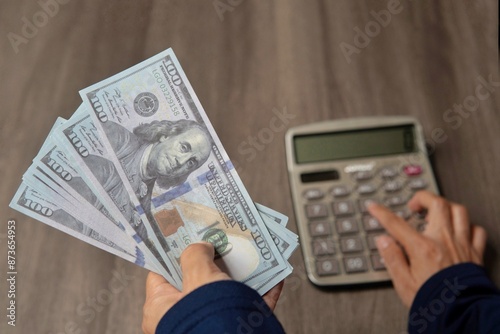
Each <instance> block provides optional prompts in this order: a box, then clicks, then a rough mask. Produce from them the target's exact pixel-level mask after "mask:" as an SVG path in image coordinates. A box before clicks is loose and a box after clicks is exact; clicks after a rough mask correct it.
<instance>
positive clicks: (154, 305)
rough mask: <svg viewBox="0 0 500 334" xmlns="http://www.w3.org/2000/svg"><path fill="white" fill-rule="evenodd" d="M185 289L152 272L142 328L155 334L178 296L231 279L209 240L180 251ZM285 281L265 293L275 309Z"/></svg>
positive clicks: (147, 284)
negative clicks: (222, 268) (217, 259)
mask: <svg viewBox="0 0 500 334" xmlns="http://www.w3.org/2000/svg"><path fill="white" fill-rule="evenodd" d="M180 262H181V269H182V279H183V283H182V291H179V290H177V289H176V288H175V287H174V286H172V285H171V284H170V283H168V282H167V281H166V280H165V278H163V277H162V276H160V275H158V274H155V273H152V272H150V273H149V275H148V278H147V281H146V301H145V303H144V308H143V318H142V330H143V331H144V333H146V334H153V333H154V332H155V331H156V327H157V326H158V323H159V322H160V320H161V318H162V317H163V315H165V313H166V312H167V311H168V310H170V308H172V306H174V305H175V304H176V303H177V302H178V301H179V300H181V299H182V298H183V297H184V296H185V295H187V294H189V293H190V292H191V291H193V290H195V289H197V288H199V287H201V286H202V285H205V284H208V283H212V282H217V281H222V280H230V279H231V278H230V277H229V276H228V275H227V274H225V273H223V272H222V271H221V270H220V269H219V267H217V266H216V265H215V263H214V247H213V246H212V245H211V244H210V243H204V242H201V243H195V244H191V245H190V246H188V247H187V248H186V249H185V250H184V251H183V252H182V254H181V259H180ZM282 287H283V282H280V283H279V284H278V285H276V286H275V287H274V288H273V289H271V290H270V291H269V292H268V293H266V295H264V300H265V301H266V303H267V305H268V306H269V307H270V308H271V310H274V307H275V306H276V303H277V301H278V298H279V295H280V293H281V289H282Z"/></svg>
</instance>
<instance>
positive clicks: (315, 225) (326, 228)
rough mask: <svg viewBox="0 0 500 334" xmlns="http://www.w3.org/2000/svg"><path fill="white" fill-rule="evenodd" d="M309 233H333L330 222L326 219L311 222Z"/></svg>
mask: <svg viewBox="0 0 500 334" xmlns="http://www.w3.org/2000/svg"><path fill="white" fill-rule="evenodd" d="M309 233H311V236H312V237H323V236H328V235H330V234H331V233H332V231H331V229H330V223H329V222H328V221H326V220H322V221H315V222H310V223H309Z"/></svg>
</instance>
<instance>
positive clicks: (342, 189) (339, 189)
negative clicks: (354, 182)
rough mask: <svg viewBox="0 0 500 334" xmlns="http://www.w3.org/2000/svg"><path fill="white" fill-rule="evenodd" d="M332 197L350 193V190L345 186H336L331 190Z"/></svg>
mask: <svg viewBox="0 0 500 334" xmlns="http://www.w3.org/2000/svg"><path fill="white" fill-rule="evenodd" d="M331 193H332V196H333V197H344V196H347V195H349V194H350V193H351V190H350V189H349V188H347V187H346V186H336V187H333V188H332V190H331Z"/></svg>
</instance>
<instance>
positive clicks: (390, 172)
mask: <svg viewBox="0 0 500 334" xmlns="http://www.w3.org/2000/svg"><path fill="white" fill-rule="evenodd" d="M380 175H382V177H383V178H384V179H390V178H393V177H396V176H397V175H398V170H397V169H396V168H394V167H384V168H382V170H381V171H380Z"/></svg>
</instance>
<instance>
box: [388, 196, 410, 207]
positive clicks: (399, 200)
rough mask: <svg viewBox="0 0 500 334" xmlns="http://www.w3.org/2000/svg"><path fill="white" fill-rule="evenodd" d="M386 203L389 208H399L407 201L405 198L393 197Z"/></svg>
mask: <svg viewBox="0 0 500 334" xmlns="http://www.w3.org/2000/svg"><path fill="white" fill-rule="evenodd" d="M384 203H385V205H387V206H399V205H403V204H405V203H406V200H405V199H404V198H403V196H392V197H387V198H386V199H385V201H384Z"/></svg>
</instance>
